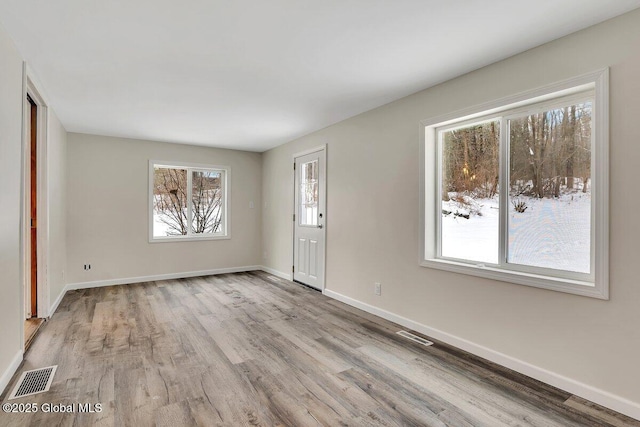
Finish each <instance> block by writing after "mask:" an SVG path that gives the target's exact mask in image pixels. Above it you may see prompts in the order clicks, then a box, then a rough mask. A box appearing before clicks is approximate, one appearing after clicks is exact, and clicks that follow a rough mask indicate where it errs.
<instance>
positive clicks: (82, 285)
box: [49, 265, 262, 316]
mask: <svg viewBox="0 0 640 427" xmlns="http://www.w3.org/2000/svg"><path fill="white" fill-rule="evenodd" d="M256 270H262V267H261V266H259V265H250V266H244V267H229V268H216V269H213V270H201V271H186V272H182V273H170V274H156V275H153V276H139V277H127V278H123V279H108V280H94V281H91V282H79V283H68V284H67V285H66V286H65V287H64V290H63V291H62V292H61V293H60V295H58V298H56V300H55V302H54V303H53V304H52V306H51V309H50V310H49V316H53V313H55V312H56V310H57V309H58V305H60V302H61V301H62V298H63V297H64V295H65V294H66V293H67V292H68V291H74V290H78V289H90V288H101V287H104V286H114V285H128V284H131V283H142V282H153V281H156V280H171V279H184V278H187V277H199V276H214V275H216V274H225V273H242V272H244V271H256Z"/></svg>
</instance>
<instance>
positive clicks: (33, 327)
mask: <svg viewBox="0 0 640 427" xmlns="http://www.w3.org/2000/svg"><path fill="white" fill-rule="evenodd" d="M27 102H28V105H27V118H26V123H27V125H28V130H27V138H28V140H29V172H28V175H29V190H28V191H29V242H30V245H29V265H28V268H29V271H30V274H29V283H26V286H25V288H26V289H25V290H26V295H27V298H26V303H27V313H26V316H25V317H26V321H25V325H24V348H25V351H26V350H27V349H28V348H29V345H30V344H31V342H32V340H33V338H34V337H35V335H36V332H37V331H38V329H39V328H40V325H42V322H43V321H44V319H39V318H38V105H37V104H36V102H35V101H34V100H33V99H32V98H31V96H30V95H28V94H27Z"/></svg>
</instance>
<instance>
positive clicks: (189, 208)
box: [187, 169, 193, 236]
mask: <svg viewBox="0 0 640 427" xmlns="http://www.w3.org/2000/svg"><path fill="white" fill-rule="evenodd" d="M192 188H193V170H192V169H187V236H191V235H192V233H191V224H192V223H193V222H192V221H193V212H192V209H193V203H192V197H193V195H192V194H191V193H192Z"/></svg>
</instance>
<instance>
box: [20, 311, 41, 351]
mask: <svg viewBox="0 0 640 427" xmlns="http://www.w3.org/2000/svg"><path fill="white" fill-rule="evenodd" d="M43 322H44V319H40V318H37V317H33V318H31V319H27V320H25V321H24V349H25V351H26V350H28V349H29V346H30V345H31V341H33V339H34V338H35V336H36V334H37V333H38V329H40V326H42V323H43Z"/></svg>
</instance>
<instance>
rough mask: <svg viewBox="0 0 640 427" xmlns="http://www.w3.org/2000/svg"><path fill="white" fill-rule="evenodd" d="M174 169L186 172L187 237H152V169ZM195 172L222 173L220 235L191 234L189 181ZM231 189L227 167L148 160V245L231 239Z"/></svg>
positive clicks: (229, 173) (229, 171) (228, 168)
mask: <svg viewBox="0 0 640 427" xmlns="http://www.w3.org/2000/svg"><path fill="white" fill-rule="evenodd" d="M156 167H161V168H175V169H186V170H187V189H188V191H187V206H188V207H189V210H188V214H187V223H188V224H189V228H188V230H187V235H182V236H162V237H154V235H153V183H154V173H153V172H154V169H155V168H156ZM194 171H195V172H197V171H213V172H221V173H222V177H223V178H222V230H223V231H222V232H221V233H202V234H196V233H192V232H191V218H192V212H191V209H192V208H191V197H192V194H191V187H192V184H191V180H192V179H193V178H192V176H193V174H192V172H194ZM230 188H231V168H230V167H229V166H218V165H207V164H200V163H186V162H173V161H161V160H149V243H158V242H185V241H198V240H225V239H230V238H231V220H230V215H229V206H230V205H231V198H230V191H229V189H230Z"/></svg>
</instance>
